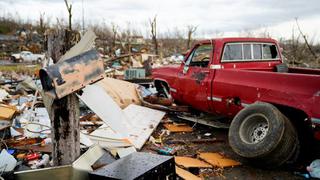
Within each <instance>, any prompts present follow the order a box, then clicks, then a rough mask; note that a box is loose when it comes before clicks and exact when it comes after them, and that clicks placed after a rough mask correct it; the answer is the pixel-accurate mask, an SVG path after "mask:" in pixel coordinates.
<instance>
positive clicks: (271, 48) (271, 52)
mask: <svg viewBox="0 0 320 180" xmlns="http://www.w3.org/2000/svg"><path fill="white" fill-rule="evenodd" d="M262 49H263V51H262V52H263V59H276V58H278V52H277V48H276V46H275V45H271V44H263V45H262Z"/></svg>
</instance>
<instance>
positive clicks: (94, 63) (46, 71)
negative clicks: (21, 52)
mask: <svg viewBox="0 0 320 180" xmlns="http://www.w3.org/2000/svg"><path fill="white" fill-rule="evenodd" d="M39 75H40V80H41V84H42V88H43V90H44V92H45V93H46V94H48V95H49V96H52V97H53V98H55V99H60V98H62V97H64V96H67V95H69V94H71V93H73V92H75V91H77V90H79V89H81V88H83V87H85V86H86V85H88V84H92V83H94V82H97V81H99V80H101V79H103V78H104V77H105V73H104V67H103V60H102V59H101V58H100V56H99V54H98V52H97V51H96V50H90V51H87V52H84V53H82V54H80V55H78V56H74V57H72V58H70V59H66V60H63V61H58V63H56V64H53V65H51V66H49V67H47V68H42V69H40V72H39Z"/></svg>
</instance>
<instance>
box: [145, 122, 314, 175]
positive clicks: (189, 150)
mask: <svg viewBox="0 0 320 180" xmlns="http://www.w3.org/2000/svg"><path fill="white" fill-rule="evenodd" d="M170 119H171V118H170ZM174 121H175V122H177V120H174ZM180 122H183V123H187V124H189V125H190V126H193V125H194V123H190V122H187V121H183V120H182V121H179V123H180ZM163 129H165V128H164V127H163V124H162V123H161V124H160V125H159V126H158V127H157V130H156V131H155V132H154V133H153V137H155V138H157V137H159V134H160V133H161V131H162V130H163ZM206 133H210V134H211V135H210V136H205V134H206ZM207 135H208V134H207ZM227 136H228V130H227V129H217V128H212V127H208V126H204V125H200V124H196V125H195V126H194V130H193V132H183V133H170V134H169V135H166V136H164V137H163V138H162V140H163V142H164V145H165V146H169V147H175V148H177V149H178V150H177V155H178V156H189V157H196V156H197V153H199V152H218V153H221V154H223V155H225V156H226V157H228V158H231V159H234V160H237V161H240V162H241V163H242V165H241V166H238V167H233V168H225V169H217V168H213V169H198V170H195V171H194V170H192V172H193V173H198V174H197V175H198V176H201V177H203V178H205V179H237V180H242V179H243V180H248V179H274V180H282V179H304V178H303V177H301V176H298V175H295V174H294V172H303V171H305V167H306V165H307V162H309V163H310V162H311V161H312V160H308V159H305V160H304V162H301V161H300V162H298V163H296V164H294V165H287V166H285V167H281V168H277V169H271V170H270V169H262V168H258V167H255V166H254V165H252V164H250V162H248V161H246V160H245V159H243V158H241V157H239V156H238V155H237V154H235V153H234V152H233V151H232V149H231V147H230V146H229V144H228V140H227V139H228V138H227ZM206 138H208V139H210V138H217V139H219V140H220V139H221V140H223V141H222V142H212V143H189V142H188V141H189V140H192V139H206ZM170 139H178V140H185V141H186V144H181V143H179V144H170V143H169V142H170ZM150 147H152V143H150V142H149V143H147V144H146V145H145V146H144V148H143V150H142V151H145V152H153V153H155V152H154V151H153V150H150ZM270 168H271V167H270Z"/></svg>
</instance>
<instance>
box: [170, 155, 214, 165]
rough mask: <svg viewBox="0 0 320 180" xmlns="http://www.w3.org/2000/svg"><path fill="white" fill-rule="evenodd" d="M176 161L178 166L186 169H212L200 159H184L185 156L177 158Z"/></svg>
mask: <svg viewBox="0 0 320 180" xmlns="http://www.w3.org/2000/svg"><path fill="white" fill-rule="evenodd" d="M174 160H175V162H176V164H178V165H180V166H183V167H185V168H211V167H212V166H211V165H210V164H208V163H206V162H204V161H201V160H199V159H195V158H191V157H184V156H175V157H174Z"/></svg>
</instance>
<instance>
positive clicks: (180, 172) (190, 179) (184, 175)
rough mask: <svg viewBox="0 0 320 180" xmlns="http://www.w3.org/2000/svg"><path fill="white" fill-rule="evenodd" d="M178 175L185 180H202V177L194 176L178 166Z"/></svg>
mask: <svg viewBox="0 0 320 180" xmlns="http://www.w3.org/2000/svg"><path fill="white" fill-rule="evenodd" d="M176 173H177V174H178V176H180V177H181V178H182V179H185V180H201V178H200V177H198V176H196V175H194V174H192V173H191V172H189V171H186V170H184V169H182V168H179V167H178V166H176Z"/></svg>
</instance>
